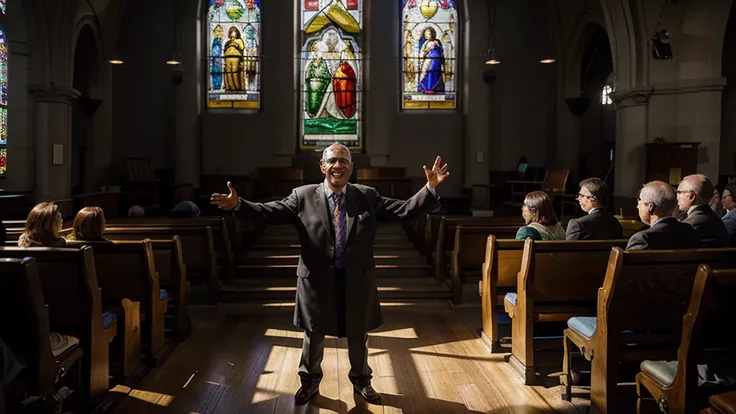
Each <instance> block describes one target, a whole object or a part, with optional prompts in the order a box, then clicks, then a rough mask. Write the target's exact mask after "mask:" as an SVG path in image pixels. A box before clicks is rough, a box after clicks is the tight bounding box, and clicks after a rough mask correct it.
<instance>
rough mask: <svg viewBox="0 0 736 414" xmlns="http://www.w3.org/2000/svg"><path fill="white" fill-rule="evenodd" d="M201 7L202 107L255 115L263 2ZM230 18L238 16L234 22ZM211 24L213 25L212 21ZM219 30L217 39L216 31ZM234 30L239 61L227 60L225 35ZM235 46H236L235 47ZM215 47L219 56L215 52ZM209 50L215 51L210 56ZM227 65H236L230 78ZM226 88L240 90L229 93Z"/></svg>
mask: <svg viewBox="0 0 736 414" xmlns="http://www.w3.org/2000/svg"><path fill="white" fill-rule="evenodd" d="M203 3H204V10H203V13H204V19H203V22H204V32H205V36H203V38H204V42H205V45H204V51H205V56H206V57H207V59H206V62H207V63H206V65H205V67H206V69H205V70H204V73H205V76H206V82H205V85H206V90H205V96H206V105H207V108H208V109H209V110H214V111H217V110H228V109H229V110H233V109H235V110H245V111H253V112H255V111H259V110H260V108H261V100H262V99H261V98H262V96H261V95H262V91H261V86H262V82H261V45H262V41H263V40H262V21H261V16H262V11H263V9H262V3H263V0H207V1H206V2H203ZM233 16H238V17H236V18H235V19H234V20H233V19H232V17H233ZM213 20H214V21H213ZM218 27H219V36H217V35H216V30H217V29H218ZM233 27H234V28H235V29H236V31H237V32H238V34H239V35H240V37H239V38H237V35H236V38H237V39H238V40H240V42H236V44H235V46H234V48H233V49H234V50H237V49H242V50H241V58H240V61H237V60H235V59H232V58H231V59H227V58H226V57H225V56H226V53H227V46H228V43H229V41H228V33H229V32H230V30H231V28H233ZM238 43H240V44H239V45H238ZM217 47H219V53H218V52H217ZM213 49H214V50H216V51H215V52H214V53H213ZM229 65H236V67H237V69H238V72H237V75H236V76H230V75H229V73H230V72H228V68H229ZM228 86H234V87H236V88H242V90H237V91H234V90H229V89H228Z"/></svg>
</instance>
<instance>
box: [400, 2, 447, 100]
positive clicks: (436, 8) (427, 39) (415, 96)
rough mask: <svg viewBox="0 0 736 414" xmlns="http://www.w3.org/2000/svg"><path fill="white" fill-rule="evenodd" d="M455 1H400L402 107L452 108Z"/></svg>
mask: <svg viewBox="0 0 736 414" xmlns="http://www.w3.org/2000/svg"><path fill="white" fill-rule="evenodd" d="M455 1H456V0H402V5H403V7H402V10H401V19H402V21H401V29H402V30H401V36H402V37H401V45H402V47H401V56H402V57H403V59H402V61H403V62H402V65H401V66H402V68H403V70H402V73H401V83H402V85H403V93H402V98H401V106H402V108H404V109H453V108H455V102H456V81H457V37H458V35H459V30H458V24H457V21H458V13H457V6H456V5H455Z"/></svg>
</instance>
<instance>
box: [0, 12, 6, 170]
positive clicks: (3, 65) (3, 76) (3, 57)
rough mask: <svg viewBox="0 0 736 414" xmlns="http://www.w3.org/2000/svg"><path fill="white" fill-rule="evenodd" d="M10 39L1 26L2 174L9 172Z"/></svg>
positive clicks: (0, 113)
mask: <svg viewBox="0 0 736 414" xmlns="http://www.w3.org/2000/svg"><path fill="white" fill-rule="evenodd" d="M7 144H8V39H6V38H5V30H3V28H2V27H1V26H0V176H4V175H5V174H6V172H7V162H8V150H7V148H6V147H5V146H6V145H7Z"/></svg>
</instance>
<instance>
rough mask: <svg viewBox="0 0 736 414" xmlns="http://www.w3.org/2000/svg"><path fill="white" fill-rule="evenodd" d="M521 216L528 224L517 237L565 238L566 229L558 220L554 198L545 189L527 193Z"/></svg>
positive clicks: (536, 238) (521, 238) (520, 230)
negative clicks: (553, 202)
mask: <svg viewBox="0 0 736 414" xmlns="http://www.w3.org/2000/svg"><path fill="white" fill-rule="evenodd" d="M521 216H522V217H523V218H524V222H525V223H526V226H524V227H521V228H519V231H517V232H516V239H518V240H526V238H527V237H531V238H532V240H565V230H564V229H563V228H562V226H561V225H560V223H559V222H558V221H557V216H556V215H555V209H554V207H553V206H552V200H550V198H549V196H548V195H547V193H545V192H544V191H532V192H531V193H529V194H527V195H526V198H525V199H524V206H523V207H522V208H521Z"/></svg>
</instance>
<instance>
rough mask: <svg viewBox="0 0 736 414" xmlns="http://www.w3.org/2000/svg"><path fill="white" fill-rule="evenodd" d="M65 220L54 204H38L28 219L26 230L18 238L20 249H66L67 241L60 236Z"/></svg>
mask: <svg viewBox="0 0 736 414" xmlns="http://www.w3.org/2000/svg"><path fill="white" fill-rule="evenodd" d="M62 224H63V218H62V216H61V212H60V211H59V206H57V205H56V204H54V203H50V202H49V203H38V204H36V206H35V207H33V210H31V212H30V213H28V218H27V219H26V228H25V231H24V232H23V234H21V235H20V237H19V238H18V247H64V246H66V240H64V238H63V237H60V236H59V232H60V231H61V226H62Z"/></svg>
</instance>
